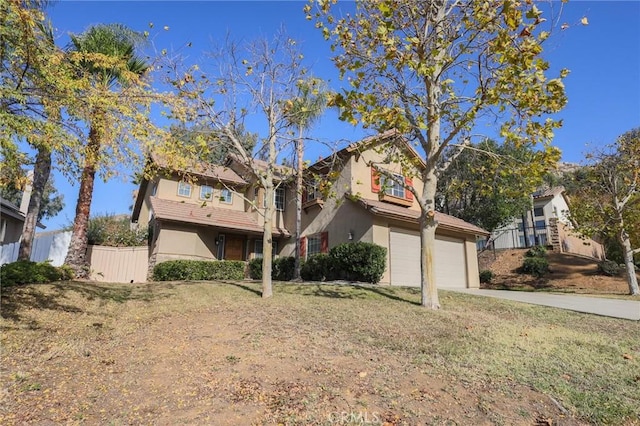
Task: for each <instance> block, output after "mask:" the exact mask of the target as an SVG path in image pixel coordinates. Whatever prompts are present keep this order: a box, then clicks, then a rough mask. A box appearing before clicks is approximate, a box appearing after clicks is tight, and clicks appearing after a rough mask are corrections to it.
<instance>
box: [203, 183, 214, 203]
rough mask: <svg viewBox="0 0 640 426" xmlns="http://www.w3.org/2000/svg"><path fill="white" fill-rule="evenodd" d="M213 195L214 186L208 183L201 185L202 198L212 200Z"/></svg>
mask: <svg viewBox="0 0 640 426" xmlns="http://www.w3.org/2000/svg"><path fill="white" fill-rule="evenodd" d="M212 196H213V188H212V187H210V186H208V185H202V186H201V187H200V199H201V200H211V198H212Z"/></svg>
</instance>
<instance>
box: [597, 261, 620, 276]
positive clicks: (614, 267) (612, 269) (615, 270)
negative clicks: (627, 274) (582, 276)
mask: <svg viewBox="0 0 640 426" xmlns="http://www.w3.org/2000/svg"><path fill="white" fill-rule="evenodd" d="M598 272H600V273H601V274H603V275H608V276H610V277H616V276H618V275H620V272H622V268H620V265H618V264H617V263H616V262H615V261H613V260H603V261H602V262H598Z"/></svg>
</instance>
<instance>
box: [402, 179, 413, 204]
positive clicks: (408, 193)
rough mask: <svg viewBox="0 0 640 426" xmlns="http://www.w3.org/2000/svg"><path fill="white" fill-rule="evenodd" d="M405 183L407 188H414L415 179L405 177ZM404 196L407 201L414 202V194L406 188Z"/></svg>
mask: <svg viewBox="0 0 640 426" xmlns="http://www.w3.org/2000/svg"><path fill="white" fill-rule="evenodd" d="M404 183H405V185H406V186H413V179H411V178H410V177H405V178H404ZM404 195H405V197H406V198H407V200H411V201H413V193H412V192H411V191H409V190H408V189H406V188H405V190H404Z"/></svg>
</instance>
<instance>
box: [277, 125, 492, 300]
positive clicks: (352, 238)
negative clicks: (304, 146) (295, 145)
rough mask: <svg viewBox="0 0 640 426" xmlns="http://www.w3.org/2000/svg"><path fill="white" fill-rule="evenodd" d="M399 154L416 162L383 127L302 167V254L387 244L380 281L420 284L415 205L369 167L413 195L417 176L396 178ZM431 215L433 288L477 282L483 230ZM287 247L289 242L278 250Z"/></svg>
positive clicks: (473, 285)
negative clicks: (341, 246) (304, 169)
mask: <svg viewBox="0 0 640 426" xmlns="http://www.w3.org/2000/svg"><path fill="white" fill-rule="evenodd" d="M399 155H402V156H404V157H405V158H408V159H409V160H410V161H411V162H412V163H413V164H415V165H416V167H423V166H424V163H423V162H422V159H421V158H420V156H419V155H418V154H417V153H416V152H415V151H414V150H413V148H412V147H411V146H410V145H409V144H408V143H407V142H406V141H405V139H404V138H403V137H402V136H401V135H399V134H398V133H397V132H395V131H388V132H385V133H382V134H380V135H377V136H375V137H371V138H367V139H364V140H362V141H361V142H358V143H354V144H351V145H349V146H348V147H346V148H344V149H342V150H340V151H338V152H337V153H335V154H334V155H332V156H330V157H327V158H325V159H323V160H320V161H318V162H317V163H315V164H314V165H312V166H311V167H310V168H309V169H308V171H309V173H308V175H309V176H308V177H307V178H306V180H307V182H308V185H307V188H306V191H305V193H304V195H303V214H302V233H301V235H302V238H301V255H302V257H303V258H308V257H309V256H311V255H313V254H316V253H325V252H327V251H328V250H329V249H330V248H331V247H334V246H336V245H338V244H341V243H346V242H356V241H364V242H370V243H375V244H378V245H380V246H383V247H385V248H386V249H387V262H386V265H387V268H386V271H385V274H384V276H383V277H382V280H381V283H383V284H391V285H405V286H419V285H420V274H421V273H420V233H419V228H418V221H419V217H420V206H419V205H418V203H417V202H416V201H415V200H414V197H413V195H412V194H411V193H410V192H409V191H408V190H406V188H405V186H404V185H401V184H399V183H396V182H391V181H390V180H386V179H385V177H384V176H381V175H379V173H378V172H376V167H378V168H381V169H384V170H387V171H388V172H391V173H393V174H395V175H396V176H397V177H398V180H400V181H403V182H405V183H406V184H407V185H412V186H414V187H415V188H416V190H417V191H418V192H421V191H422V186H423V183H422V181H421V180H420V179H418V178H410V177H403V176H402V167H401V166H400V163H399V162H397V161H394V158H398V157H399ZM373 165H375V166H376V167H373ZM329 175H332V176H333V177H334V179H329V178H328V177H327V176H329ZM314 176H315V178H314ZM327 182H332V184H331V186H332V190H331V191H330V192H331V196H328V197H326V199H323V195H322V194H323V192H325V193H326V192H327V191H323V190H322V189H323V186H326V184H327ZM324 189H326V188H324ZM436 219H437V221H438V222H439V225H438V228H437V231H436V255H435V262H434V263H435V269H436V270H435V273H436V283H437V286H438V287H439V288H447V287H457V288H477V287H479V285H480V282H479V277H478V260H477V254H476V238H477V237H478V236H487V235H488V232H487V231H485V230H483V229H481V228H478V227H476V226H474V225H472V224H470V223H467V222H465V221H462V220H460V219H457V218H454V217H452V216H449V215H446V214H443V213H436ZM293 252H294V244H293V241H291V243H290V244H288V245H287V246H286V247H285V248H284V249H283V250H282V251H281V254H282V255H292V254H293Z"/></svg>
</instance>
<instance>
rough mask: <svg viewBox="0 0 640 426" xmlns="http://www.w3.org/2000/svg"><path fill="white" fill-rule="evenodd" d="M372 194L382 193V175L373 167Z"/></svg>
mask: <svg viewBox="0 0 640 426" xmlns="http://www.w3.org/2000/svg"><path fill="white" fill-rule="evenodd" d="M371 192H380V173H378V172H377V171H376V169H375V168H374V167H371Z"/></svg>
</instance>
